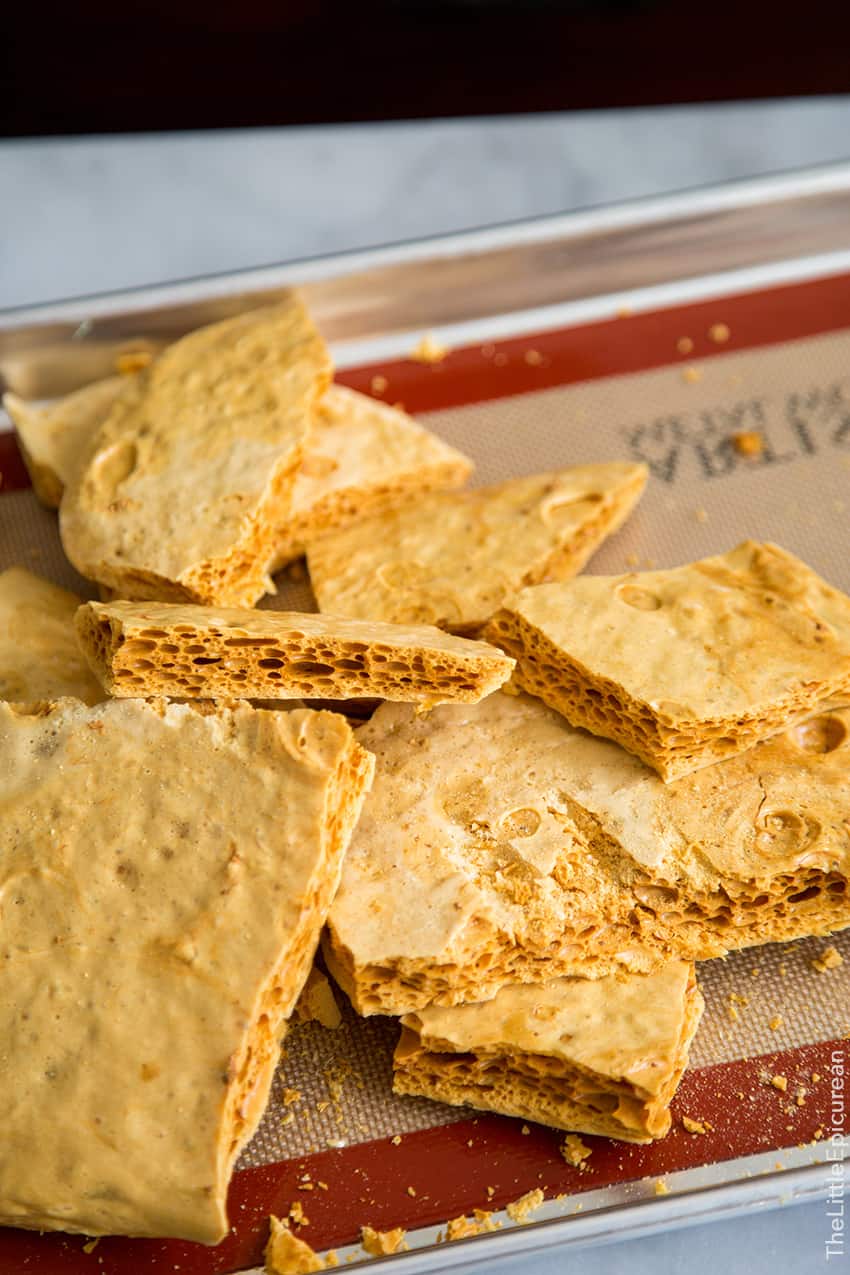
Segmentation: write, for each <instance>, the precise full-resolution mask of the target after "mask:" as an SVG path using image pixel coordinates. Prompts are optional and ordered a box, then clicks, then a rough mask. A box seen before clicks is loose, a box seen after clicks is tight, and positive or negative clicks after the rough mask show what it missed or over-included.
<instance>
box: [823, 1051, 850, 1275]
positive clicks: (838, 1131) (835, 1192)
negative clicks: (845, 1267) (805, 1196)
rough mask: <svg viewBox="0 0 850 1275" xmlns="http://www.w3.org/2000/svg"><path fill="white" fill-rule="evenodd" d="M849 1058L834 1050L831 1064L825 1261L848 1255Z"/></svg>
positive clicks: (843, 1052) (842, 1052)
mask: <svg viewBox="0 0 850 1275" xmlns="http://www.w3.org/2000/svg"><path fill="white" fill-rule="evenodd" d="M847 1072H848V1066H847V1056H846V1053H845V1051H844V1050H842V1049H833V1051H832V1056H831V1058H830V1063H829V1078H830V1095H829V1123H830V1135H829V1142H828V1143H827V1148H826V1158H827V1161H828V1162H829V1165H830V1175H829V1186H828V1188H827V1205H826V1219H827V1224H828V1226H829V1234H828V1236H827V1238H826V1240H825V1241H824V1250H825V1253H826V1260H827V1261H829V1260H830V1258H837V1257H843V1256H844V1255H845V1253H846V1251H847V1249H846V1244H845V1233H846V1226H847V1223H846V1219H845V1216H844V1213H845V1197H846V1193H847V1182H846V1174H847V1167H846V1163H845V1154H846V1150H847V1133H848V1130H847Z"/></svg>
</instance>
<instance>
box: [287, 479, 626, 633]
mask: <svg viewBox="0 0 850 1275" xmlns="http://www.w3.org/2000/svg"><path fill="white" fill-rule="evenodd" d="M646 476H647V471H646V467H645V466H644V465H631V464H621V463H618V462H612V463H611V464H600V465H574V466H572V467H571V468H569V469H562V470H558V471H557V472H555V473H550V474H536V475H534V476H533V477H530V478H513V479H510V480H509V481H508V482H504V483H499V484H498V485H497V486H495V487H481V488H478V489H476V490H474V491H463V492H433V493H431V494H430V495H427V496H424V497H422V498H421V499H418V500H416V501H415V502H409V503H407V504H405V505H404V506H403V507H400V508H396V509H393V510H388V511H386V512H384V513H383V514H380V515H375V516H374V517H372V518H365V519H363V520H362V521H360V522H357V523H356V524H355V525H354V526H352V527H348V528H346V529H344V530H342V531H339V532H332V533H330V534H328V535H326V536H322V538H321V539H320V540H317V541H316V543H315V544H313V545H309V546H308V552H307V565H308V568H309V571H310V580H311V583H312V585H313V591H314V592H315V595H316V598H317V600H318V603H319V609H320V610H321V611H329V612H333V613H335V614H337V615H350V616H354V617H355V618H357V619H371V620H389V621H392V622H393V623H396V624H436V625H437V626H438V627H439V628H442V629H449V630H450V631H452V632H457V633H470V632H476V631H477V630H478V629H480V628H481V626H482V625H483V624H484V623H485V622H486V621H487V620H488V619H489V618H490V616H491V615H492V614H493V612H494V611H496V610H498V608H499V607H500V606H502V605H503V604H504V603H505V601H506V600H507V599H509V598H510V597H512V596H513V594H514V593H515V592H516V590H517V589H521V588H522V587H523V586H524V585H528V584H537V583H539V582H540V581H541V580H568V579H569V578H570V577H571V576H574V575H575V574H576V573H577V572H578V571H580V570H581V568H582V567H583V566H584V564H585V563H586V562H587V560H588V558H589V557H590V556H591V554H592V553H594V551H595V550H596V549H598V547H599V545H600V544H601V543H602V541H603V540H604V539H605V538H606V537H607V536H609V535H611V533H612V532H614V531H616V530H617V528H618V527H619V526H620V525H621V524H622V523H623V522H624V521H625V519H626V518H627V517H628V515H629V513H630V512H631V510H632V508H633V507H634V505H635V504H636V503H637V500H638V498H639V497H640V494H641V492H642V491H643V488H644V484H645V483H646Z"/></svg>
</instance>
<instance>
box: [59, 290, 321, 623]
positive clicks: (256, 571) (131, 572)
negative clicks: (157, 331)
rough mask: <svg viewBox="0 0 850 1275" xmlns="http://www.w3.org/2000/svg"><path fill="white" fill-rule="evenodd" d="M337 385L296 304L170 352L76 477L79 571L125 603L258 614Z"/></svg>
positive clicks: (70, 516)
mask: <svg viewBox="0 0 850 1275" xmlns="http://www.w3.org/2000/svg"><path fill="white" fill-rule="evenodd" d="M330 379H331V362H330V356H329V355H328V352H327V350H326V348H325V345H324V342H323V341H322V339H321V337H320V336H319V334H318V332H317V331H316V329H315V327H314V326H313V324H312V322H311V321H310V317H309V315H308V314H307V312H306V310H305V309H304V307H303V305H301V303H300V302H299V301H298V299H297V297H295V296H289V297H287V298H286V299H285V300H284V301H281V302H280V303H279V304H277V305H274V306H268V307H266V308H263V309H258V310H254V311H250V312H249V313H247V314H241V315H239V316H237V317H236V318H232V319H225V320H224V321H223V322H221V323H215V324H212V325H211V326H209V327H205V328H199V329H198V330H197V331H195V332H190V333H189V335H188V336H185V337H182V338H181V339H180V340H179V341H176V342H175V343H174V344H173V345H169V346H168V347H167V348H166V349H165V350H163V351H162V352H161V353H160V354H159V355H157V356H156V358H154V359H153V360H152V361H151V363H150V364H149V365H148V366H147V367H146V368H144V369H143V370H142V371H141V372H138V373H137V374H136V375H135V376H128V377H126V378H125V384H124V386H123V387H121V389H120V391H119V393H118V396H117V398H116V399H115V401H114V402H113V404H112V407H111V410H110V412H109V414H108V416H107V417H106V419H105V421H104V422H103V424H102V425H101V426H100V428H99V429H97V430H96V431H95V432H94V434H93V436H92V437H91V438H90V439H89V442H88V444H87V446H86V448H85V452H84V455H83V456H81V457H80V458H79V463H78V464H77V465H76V466H74V467H73V468H72V472H71V473H70V474H69V475H68V480H67V486H66V487H65V490H64V493H63V495H62V503H61V505H60V508H59V531H60V535H61V537H62V545H63V547H64V549H65V552H66V554H67V555H68V557H69V558H70V560H71V562H72V563H73V564H74V566H75V567H76V568H77V570H78V571H80V572H81V573H82V574H83V575H84V576H87V577H88V578H89V579H91V580H96V581H97V582H98V583H99V584H102V585H106V586H107V587H108V588H110V589H114V590H116V592H117V593H118V594H119V596H121V597H125V598H142V599H148V598H154V599H163V600H167V601H181V602H182V601H185V602H199V603H204V604H207V605H221V606H245V607H250V606H253V605H254V603H255V602H256V601H257V599H258V598H260V597H261V596H262V594H263V593H264V592H265V591H266V590H267V589H270V588H271V587H272V586H271V584H270V581H269V576H268V565H269V562H270V561H271V558H272V555H273V553H274V544H275V536H276V533H277V530H278V528H279V527H280V526H281V525H282V523H284V522H285V520H286V518H287V517H288V515H289V509H290V503H291V498H292V488H293V484H294V482H295V474H296V471H297V469H298V466H299V464H300V462H301V457H302V454H303V450H304V446H305V444H306V441H307V438H308V434H309V430H310V425H311V421H312V415H313V411H314V408H315V405H316V402H317V400H318V399H319V398H320V397H321V395H322V394H323V393H324V391H325V389H326V388H327V386H328V384H329V383H330Z"/></svg>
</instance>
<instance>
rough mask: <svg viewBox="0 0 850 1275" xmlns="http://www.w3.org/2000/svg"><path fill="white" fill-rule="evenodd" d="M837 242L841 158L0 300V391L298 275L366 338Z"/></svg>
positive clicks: (94, 359)
mask: <svg viewBox="0 0 850 1275" xmlns="http://www.w3.org/2000/svg"><path fill="white" fill-rule="evenodd" d="M848 251H850V165H836V166H832V167H828V168H824V169H816V170H812V171H808V172H804V173H799V174H789V175H787V176H783V177H771V178H763V179H758V180H755V181H747V182H737V183H731V184H730V185H728V186H723V187H718V188H715V189H708V190H704V191H697V192H693V193H690V194H684V195H678V196H671V197H665V198H661V199H649V200H641V201H637V202H634V203H631V204H623V205H619V206H615V207H613V208H605V209H599V210H596V211H590V212H582V213H573V214H567V215H564V216H561V217H549V218H542V219H540V220H538V221H533V222H524V223H518V224H516V225H513V226H510V225H509V226H503V227H496V228H492V229H487V230H481V231H473V232H469V233H467V234H461V235H455V236H446V237H441V238H437V239H433V240H429V241H424V242H420V243H416V244H410V245H402V246H399V247H393V248H387V249H378V250H375V251H371V252H362V253H350V254H341V255H337V256H333V257H326V258H317V259H314V260H311V261H306V262H295V263H292V264H289V265H281V266H272V267H268V268H263V269H258V270H251V271H240V272H237V273H234V274H227V275H219V276H213V277H210V278H206V279H199V280H193V281H188V282H185V283H175V284H168V285H162V286H158V287H153V288H144V289H137V290H133V291H129V292H121V293H114V294H111V295H104V296H100V297H88V298H81V299H79V300H73V301H66V302H61V303H58V304H52V305H46V306H37V307H32V308H29V309H17V310H8V311H5V312H0V391H2V390H6V389H12V390H15V391H16V392H17V393H19V394H22V395H24V396H25V397H31V398H43V397H49V396H51V395H55V394H60V393H64V392H66V391H68V390H70V389H72V388H74V387H75V386H77V385H80V384H84V383H85V382H87V381H89V380H94V379H95V378H97V377H99V376H104V375H108V374H109V373H110V372H111V371H112V370H113V368H114V361H115V358H116V356H117V355H118V354H120V353H123V352H126V351H128V350H137V349H156V348H157V347H158V346H159V345H161V344H163V343H165V342H168V341H171V340H174V339H175V338H176V337H178V336H180V335H181V334H182V333H184V332H186V331H188V330H190V329H191V328H194V327H198V326H200V325H201V324H204V323H210V322H213V321H215V320H216V319H219V318H224V317H226V316H228V315H232V314H235V313H238V312H240V311H242V310H245V309H249V308H252V307H254V306H257V305H263V304H267V303H268V302H271V301H273V300H275V298H277V297H279V296H280V294H281V291H282V290H284V289H285V288H287V287H290V286H293V285H298V286H299V287H301V288H302V290H303V292H304V294H305V296H306V299H307V301H308V303H309V305H310V307H311V310H312V311H313V313H314V315H315V317H316V319H317V320H318V322H319V324H320V326H321V328H322V331H323V333H324V335H325V336H326V338H327V339H328V340H330V341H334V342H341V341H353V340H364V339H373V338H377V337H381V336H385V335H387V334H390V333H394V332H401V331H410V330H414V329H421V328H429V327H437V326H440V325H444V324H453V323H461V322H466V321H469V320H473V319H481V318H486V317H488V316H495V315H502V314H508V313H516V312H520V311H525V310H529V309H539V308H541V307H546V306H550V305H559V304H563V303H566V302H571V301H577V300H580V299H588V298H592V297H600V296H605V295H608V294H611V293H620V292H624V291H629V290H631V289H637V288H644V287H648V286H657V285H659V284H673V283H677V282H681V281H684V280H688V279H694V278H699V277H704V276H712V275H717V274H719V273H727V272H732V271H736V270H741V269H745V268H751V267H753V266H761V265H769V264H771V263H778V262H782V261H785V262H787V261H789V260H794V259H799V258H809V257H822V256H824V255H827V254H834V253H840V252H848Z"/></svg>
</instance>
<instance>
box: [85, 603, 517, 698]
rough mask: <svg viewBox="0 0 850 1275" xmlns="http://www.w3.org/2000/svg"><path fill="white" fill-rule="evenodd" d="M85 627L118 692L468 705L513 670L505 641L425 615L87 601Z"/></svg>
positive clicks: (96, 662)
mask: <svg viewBox="0 0 850 1275" xmlns="http://www.w3.org/2000/svg"><path fill="white" fill-rule="evenodd" d="M77 633H78V636H79V639H80V643H81V645H82V647H83V650H84V651H85V652H86V655H87V656H88V659H89V662H90V663H91V666H92V668H93V669H94V671H95V672H96V673H97V675H98V677H99V678H100V680H101V682H102V683H103V685H104V686H105V687H106V689H107V690H108V691H109V692H110V694H112V695H116V696H140V695H141V696H151V695H170V696H175V697H188V698H196V697H200V698H221V697H233V698H246V699H253V698H265V699H271V698H274V697H280V698H289V697H291V696H306V697H311V698H316V699H357V698H362V697H364V696H365V697H367V698H371V697H374V696H381V697H382V698H384V699H391V700H404V701H406V702H409V703H417V704H424V705H432V704H440V703H448V702H451V701H457V702H464V703H467V702H471V701H472V702H474V701H475V700H479V699H481V698H482V696H484V695H488V694H489V693H490V692H491V691H494V690H496V688H497V687H499V686H501V685H502V684H503V683H504V682H505V681H507V679H508V678H509V677H510V675H511V671H512V669H513V660H511V659H510V658H509V657H508V656H506V655H505V654H504V652H503V651H501V650H499V649H498V647H495V646H488V645H487V643H486V642H473V641H470V640H469V639H468V638H460V637H453V636H452V635H451V634H449V633H443V632H441V631H440V630H439V629H434V628H430V627H428V626H425V625H418V626H416V625H408V626H407V627H403V626H402V625H397V624H370V623H368V622H367V621H363V620H347V619H339V618H337V617H336V616H329V615H311V614H308V613H306V612H302V611H291V612H286V611H245V610H239V609H235V610H223V609H221V608H218V607H215V608H212V607H198V606H178V605H172V604H170V603H167V602H90V603H87V604H86V605H85V606H83V607H81V608H80V610H79V612H78V613H77Z"/></svg>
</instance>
